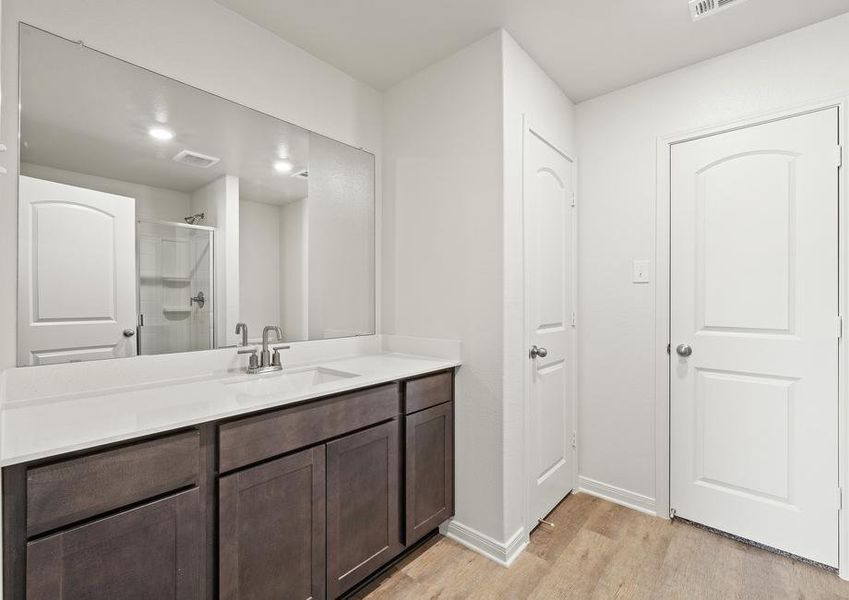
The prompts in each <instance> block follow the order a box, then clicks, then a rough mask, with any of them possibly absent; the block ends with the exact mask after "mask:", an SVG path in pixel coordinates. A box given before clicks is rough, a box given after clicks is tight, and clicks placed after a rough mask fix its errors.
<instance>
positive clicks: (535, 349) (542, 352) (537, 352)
mask: <svg viewBox="0 0 849 600" xmlns="http://www.w3.org/2000/svg"><path fill="white" fill-rule="evenodd" d="M537 356H539V357H540V358H545V357H546V356H548V350H546V349H545V348H540V347H539V346H537V345H536V344H534V345H533V346H532V347H531V358H536V357H537Z"/></svg>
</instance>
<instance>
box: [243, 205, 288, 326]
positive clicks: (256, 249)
mask: <svg viewBox="0 0 849 600" xmlns="http://www.w3.org/2000/svg"><path fill="white" fill-rule="evenodd" d="M281 209H282V207H280V206H275V205H271V204H264V203H262V202H251V201H248V200H242V201H241V202H239V320H240V321H243V322H245V323H246V324H247V325H248V332H249V333H250V339H252V340H260V339H262V328H263V327H265V326H266V325H278V324H280V325H282V324H281V323H280V258H281V256H280V212H281ZM284 331H285V329H284Z"/></svg>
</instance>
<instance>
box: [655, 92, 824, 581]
mask: <svg viewBox="0 0 849 600" xmlns="http://www.w3.org/2000/svg"><path fill="white" fill-rule="evenodd" d="M837 143H838V115H837V109H836V108H832V109H828V110H821V111H818V112H813V113H809V114H805V115H801V116H796V117H793V118H788V119H783V120H779V121H775V122H771V123H767V124H763V125H757V126H752V127H747V128H744V129H739V130H735V131H730V132H726V133H722V134H719V135H714V136H710V137H705V138H701V139H698V140H694V141H690V142H686V143H681V144H677V145H674V146H673V147H672V164H671V173H672V179H671V191H672V196H671V202H672V205H671V216H672V230H671V240H672V242H671V243H672V246H671V249H672V254H671V277H672V280H671V290H672V295H671V342H672V349H671V361H672V362H671V369H670V373H671V383H670V386H671V387H670V392H671V396H670V403H671V406H670V410H671V440H670V442H671V464H670V481H671V489H670V493H671V506H672V507H673V508H674V509H675V511H676V514H677V516H680V517H683V518H686V519H690V520H692V521H697V522H699V523H703V524H706V525H709V526H711V527H715V528H717V529H720V530H723V531H727V532H730V533H733V534H735V535H739V536H742V537H744V538H747V539H750V540H754V541H756V542H760V543H763V544H766V545H768V546H772V547H774V548H779V549H781V550H785V551H787V552H791V553H793V554H796V555H799V556H803V557H805V558H809V559H812V560H815V561H818V562H820V563H824V564H827V565H831V566H837V542H838V521H837V519H838V479H837V459H838V445H837V444H838V442H837V434H838V395H837V375H838V362H837V360H838V329H837V316H838V164H839V163H838V161H837V158H836V157H837V153H836V150H837ZM688 353H690V354H689V356H687V354H688Z"/></svg>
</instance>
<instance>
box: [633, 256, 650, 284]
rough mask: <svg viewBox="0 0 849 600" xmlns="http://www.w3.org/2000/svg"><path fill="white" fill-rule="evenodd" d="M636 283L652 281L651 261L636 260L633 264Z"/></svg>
mask: <svg viewBox="0 0 849 600" xmlns="http://www.w3.org/2000/svg"><path fill="white" fill-rule="evenodd" d="M633 281H634V283H648V282H649V281H651V261H649V260H635V261H634V264H633Z"/></svg>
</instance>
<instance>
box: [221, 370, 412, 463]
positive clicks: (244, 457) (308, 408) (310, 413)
mask: <svg viewBox="0 0 849 600" xmlns="http://www.w3.org/2000/svg"><path fill="white" fill-rule="evenodd" d="M399 410H400V406H399V397H398V385H397V384H395V383H393V384H390V385H384V386H380V387H376V388H372V389H368V390H362V391H358V392H352V393H350V394H344V395H342V396H335V397H333V398H328V399H327V400H318V401H316V402H310V403H306V404H301V405H299V406H294V407H292V408H285V409H282V410H279V411H275V412H272V413H265V414H262V415H257V416H255V417H250V418H247V419H242V420H239V421H233V422H231V423H226V424H224V425H221V426H220V427H219V429H218V448H219V450H218V451H219V456H218V461H219V471H220V472H221V473H225V472H227V471H232V470H233V469H238V468H239V467H244V466H245V465H249V464H251V463H255V462H259V461H261V460H265V459H267V458H271V457H274V456H278V455H280V454H285V453H286V452H291V451H292V450H297V449H298V448H304V447H306V446H310V445H312V444H316V443H318V442H322V441H324V440H326V439H328V438H332V437H335V436H337V435H342V434H344V433H348V432H349V431H354V430H356V429H361V428H363V427H368V426H369V425H372V424H374V423H379V422H380V421H385V420H388V419H391V418H393V417H395V416H397V415H398V413H399Z"/></svg>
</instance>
